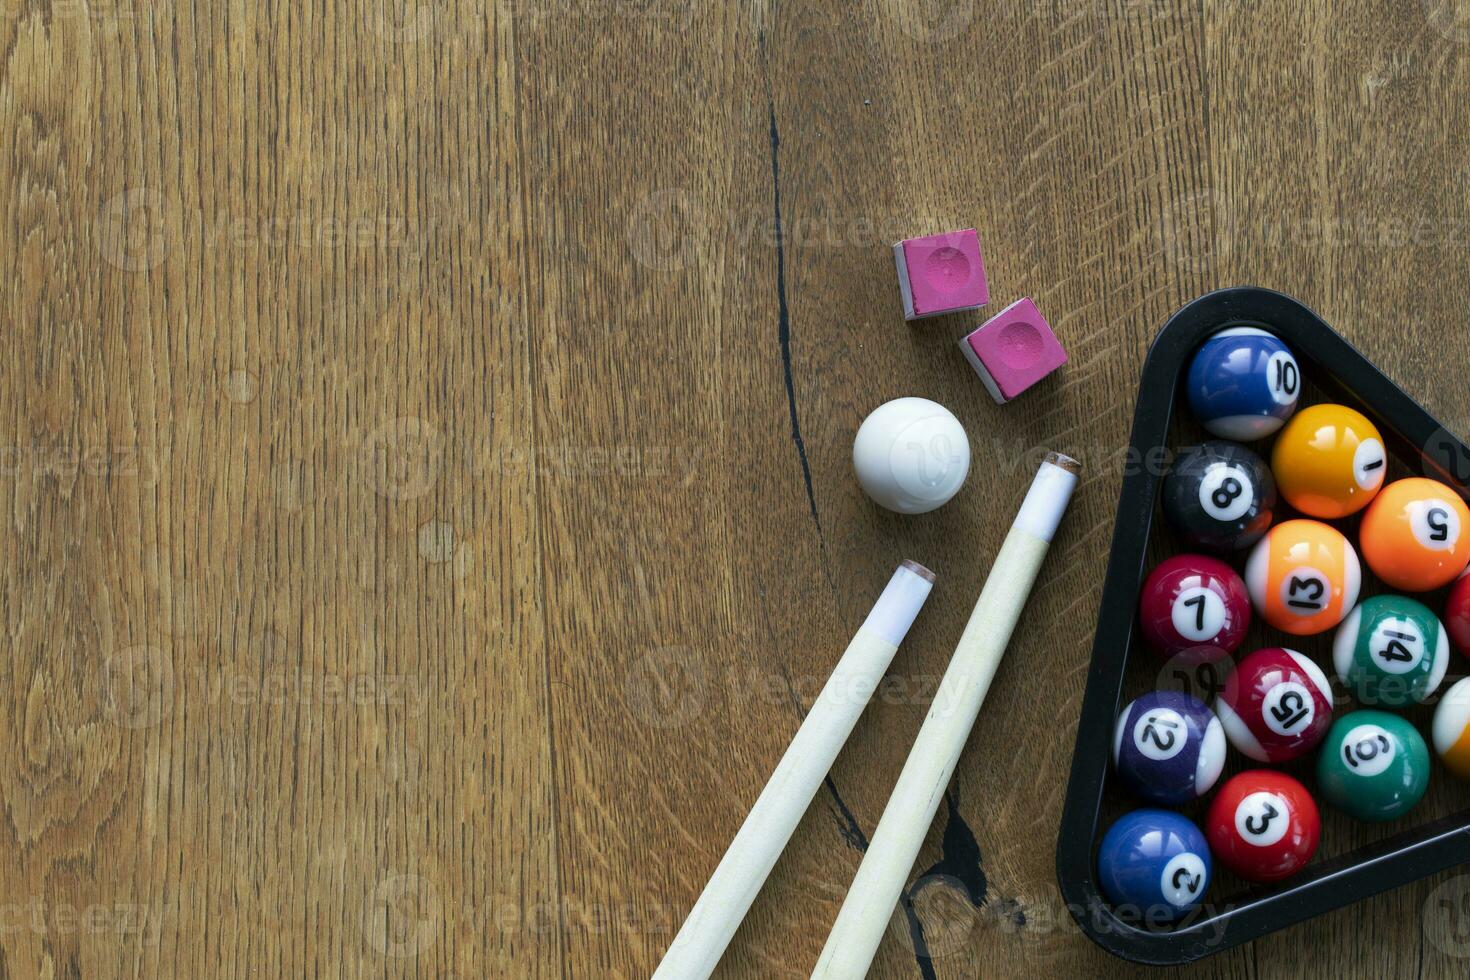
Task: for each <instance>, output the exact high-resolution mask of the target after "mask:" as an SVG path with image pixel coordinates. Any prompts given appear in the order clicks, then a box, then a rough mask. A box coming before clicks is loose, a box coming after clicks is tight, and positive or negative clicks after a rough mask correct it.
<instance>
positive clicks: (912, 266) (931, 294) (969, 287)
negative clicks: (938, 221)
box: [893, 228, 990, 320]
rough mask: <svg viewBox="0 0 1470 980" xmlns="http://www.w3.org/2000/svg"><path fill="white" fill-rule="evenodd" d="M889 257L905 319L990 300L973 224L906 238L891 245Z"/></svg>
mask: <svg viewBox="0 0 1470 980" xmlns="http://www.w3.org/2000/svg"><path fill="white" fill-rule="evenodd" d="M893 261H894V264H895V265H897V266H898V288H899V290H900V292H902V293H903V318H904V319H905V320H917V319H919V318H920V317H925V316H937V315H939V314H940V313H955V312H958V311H960V310H978V309H979V308H980V307H982V306H984V305H985V304H986V303H988V302H990V287H989V285H987V284H986V282H985V263H984V262H983V261H981V259H980V239H979V237H978V236H977V235H976V234H975V229H974V228H966V229H965V230H964V231H951V232H948V233H946V234H943V235H930V236H929V237H928V238H906V239H904V240H903V241H901V242H898V243H897V244H895V245H894V246H893Z"/></svg>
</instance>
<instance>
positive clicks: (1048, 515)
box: [1016, 453, 1077, 542]
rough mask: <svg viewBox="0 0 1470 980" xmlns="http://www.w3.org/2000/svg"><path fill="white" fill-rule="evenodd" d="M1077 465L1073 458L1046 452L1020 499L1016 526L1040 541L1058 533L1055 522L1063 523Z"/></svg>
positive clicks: (1074, 487)
mask: <svg viewBox="0 0 1470 980" xmlns="http://www.w3.org/2000/svg"><path fill="white" fill-rule="evenodd" d="M1069 463H1070V464H1071V465H1070V467H1069V466H1068V464H1069ZM1076 466H1077V463H1076V462H1075V461H1074V460H1071V459H1069V458H1068V457H1066V456H1062V455H1061V454H1060V453H1047V455H1046V460H1045V461H1044V462H1043V463H1042V464H1041V468H1040V469H1038V470H1037V471H1036V479H1034V480H1032V481H1031V489H1030V490H1029V491H1027V493H1026V499H1025V500H1024V501H1022V503H1021V512H1020V513H1019V514H1017V515H1016V527H1019V528H1021V529H1023V530H1025V531H1029V532H1030V533H1031V534H1034V535H1035V536H1036V537H1038V538H1040V539H1041V540H1043V541H1047V542H1050V541H1051V539H1052V537H1053V536H1054V535H1055V534H1056V533H1057V525H1059V524H1061V523H1062V515H1063V514H1065V513H1066V512H1067V503H1068V502H1069V501H1070V500H1071V499H1072V491H1073V490H1075V489H1076V488H1077V470H1076Z"/></svg>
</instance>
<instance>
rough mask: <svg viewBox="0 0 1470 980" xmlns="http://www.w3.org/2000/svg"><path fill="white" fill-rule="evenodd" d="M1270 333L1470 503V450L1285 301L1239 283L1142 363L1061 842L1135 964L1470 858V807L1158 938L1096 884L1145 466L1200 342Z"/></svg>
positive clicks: (1141, 564) (1062, 872) (1070, 867)
mask: <svg viewBox="0 0 1470 980" xmlns="http://www.w3.org/2000/svg"><path fill="white" fill-rule="evenodd" d="M1231 325H1252V326H1262V327H1265V328H1266V329H1268V330H1270V331H1271V332H1272V333H1274V334H1275V335H1276V336H1278V337H1280V338H1281V339H1282V340H1283V341H1285V342H1286V343H1287V344H1288V345H1289V346H1290V347H1291V349H1292V350H1293V351H1294V352H1295V354H1296V356H1297V358H1298V360H1299V361H1301V362H1303V365H1304V366H1310V370H1311V374H1312V376H1313V380H1314V381H1315V383H1316V385H1317V386H1318V387H1319V388H1323V389H1327V390H1331V391H1332V393H1333V395H1334V397H1335V398H1336V399H1337V400H1339V401H1341V402H1343V403H1344V404H1349V405H1353V406H1355V407H1357V408H1359V410H1361V411H1363V412H1364V414H1366V415H1367V416H1368V417H1369V418H1371V419H1373V420H1375V422H1376V423H1377V424H1378V427H1379V430H1380V432H1381V433H1382V434H1383V436H1384V439H1385V441H1386V442H1387V443H1388V444H1389V447H1390V449H1391V450H1392V451H1393V452H1394V453H1395V454H1396V455H1397V456H1398V457H1399V458H1401V459H1406V460H1418V461H1419V462H1420V463H1421V464H1422V466H1423V469H1424V475H1427V476H1432V477H1433V478H1435V479H1437V480H1440V481H1442V482H1444V483H1446V484H1448V485H1449V486H1451V487H1453V488H1455V489H1456V490H1457V491H1459V492H1460V493H1461V494H1462V495H1465V496H1467V497H1470V447H1467V446H1466V444H1465V443H1463V442H1462V441H1461V440H1460V439H1459V438H1458V437H1456V436H1455V435H1453V434H1451V433H1450V432H1449V431H1448V430H1447V429H1446V428H1445V427H1444V426H1443V425H1441V424H1440V423H1439V422H1438V421H1436V420H1435V418H1434V417H1433V416H1431V415H1430V414H1429V413H1428V412H1427V411H1426V410H1425V409H1424V408H1423V407H1422V406H1421V405H1419V404H1418V402H1416V401H1414V399H1412V398H1411V397H1409V395H1408V394H1406V393H1405V392H1404V391H1403V389H1401V388H1400V387H1399V386H1398V385H1396V384H1395V383H1394V382H1393V381H1391V380H1390V379H1389V378H1388V377H1387V376H1386V375H1384V374H1383V372H1382V371H1380V370H1379V369H1378V368H1377V367H1376V366H1375V365H1374V364H1373V363H1372V362H1371V361H1369V360H1368V359H1367V358H1366V357H1365V356H1364V355H1363V354H1362V353H1360V352H1359V351H1358V350H1357V349H1356V348H1354V347H1353V346H1352V345H1351V344H1349V343H1348V342H1347V340H1346V339H1344V338H1343V337H1342V336H1341V335H1340V334H1338V333H1337V332H1336V331H1334V330H1333V329H1332V328H1331V327H1329V326H1328V325H1327V323H1326V322H1325V321H1323V320H1322V318H1321V317H1319V316H1317V314H1316V313H1314V312H1313V311H1312V310H1310V309H1308V308H1307V307H1306V306H1304V305H1303V304H1301V303H1300V302H1298V301H1297V300H1295V299H1292V298H1291V297H1289V296H1286V295H1284V294H1282V293H1278V292H1274V291H1272V290H1268V289H1260V288H1256V287H1235V288H1231V289H1222V290H1219V291H1217V292H1213V293H1209V294H1207V295H1205V296H1202V297H1200V298H1199V299H1196V300H1194V301H1193V302H1191V303H1189V304H1188V305H1186V306H1184V307H1183V308H1182V309H1180V310H1179V311H1178V312H1176V313H1175V314H1174V315H1173V316H1171V317H1170V318H1169V320H1168V321H1167V322H1166V323H1165V324H1164V326H1163V328H1162V329H1161V330H1160V331H1159V334H1158V336H1157V337H1155V338H1154V341H1153V344H1152V346H1151V347H1150V349H1149V353H1148V357H1147V359H1146V360H1145V363H1144V367H1143V374H1142V377H1141V379H1140V382H1139V395H1138V405H1137V408H1136V410H1135V412H1134V420H1133V434H1132V439H1131V446H1132V451H1131V452H1130V454H1129V457H1128V458H1129V461H1130V464H1129V468H1128V469H1126V470H1125V472H1124V475H1123V485H1122V489H1121V492H1120V495H1119V502H1118V511H1117V520H1116V523H1115V525H1114V530H1113V545H1112V552H1111V554H1110V556H1109V559H1108V567H1107V574H1106V578H1105V579H1104V582H1103V590H1102V596H1101V602H1100V604H1099V609H1100V611H1099V614H1098V624H1097V632H1096V633H1095V635H1094V641H1093V649H1092V661H1091V666H1090V669H1089V671H1088V675H1087V686H1086V689H1085V691H1084V694H1083V701H1082V710H1081V715H1080V718H1079V721H1078V726H1077V744H1076V748H1075V750H1074V752H1073V755H1072V772H1071V776H1070V778H1069V780H1068V784H1067V796H1066V802H1065V804H1064V807H1063V811H1062V820H1061V831H1060V834H1059V839H1058V842H1057V880H1058V884H1059V886H1060V888H1061V893H1062V897H1063V899H1064V901H1065V902H1066V903H1067V907H1068V910H1069V911H1070V912H1071V914H1072V915H1073V917H1074V918H1075V919H1076V920H1077V922H1078V924H1079V926H1080V927H1081V929H1082V931H1083V932H1084V933H1086V934H1087V936H1088V937H1089V938H1091V939H1092V940H1093V941H1094V942H1095V943H1097V944H1098V945H1099V946H1101V947H1102V948H1103V949H1105V950H1107V951H1108V952H1111V953H1113V954H1115V955H1117V956H1121V957H1123V958H1124V959H1128V960H1132V961H1134V962H1138V963H1149V964H1158V965H1168V964H1177V963H1186V962H1189V961H1191V960H1196V959H1200V958H1202V957H1205V956H1209V955H1211V954H1213V953H1218V952H1220V951H1222V950H1225V949H1229V948H1231V947H1233V946H1237V945H1239V944H1241V943H1245V942H1249V941H1251V940H1253V939H1257V938H1259V937H1261V936H1264V935H1266V934H1268V933H1271V932H1274V931H1276V930H1279V929H1284V928H1286V927H1288V926H1291V925H1295V924H1297V923H1300V922H1302V921H1305V920H1306V919H1309V918H1312V917H1313V916H1316V915H1320V914H1322V913H1324V912H1329V911H1331V910H1333V909H1337V908H1341V907H1343V906H1346V905H1349V904H1352V903H1353V902H1357V901H1359V900H1361V899H1364V898H1367V897H1369V896H1371V895H1375V894H1378V893H1380V892H1384V891H1387V890H1389V889H1392V888H1396V887H1398V886H1400V885H1404V884H1408V883H1409V882H1412V881H1415V880H1417V879H1420V878H1423V877H1426V876H1428V875H1431V874H1434V873H1436V872H1438V871H1442V870H1445V869H1447V868H1451V867H1454V866H1455V865H1458V864H1462V863H1466V862H1470V809H1467V810H1465V811H1462V812H1460V813H1456V814H1453V815H1451V816H1447V817H1444V818H1441V819H1438V820H1434V821H1432V822H1428V823H1425V824H1422V825H1420V826H1417V827H1414V828H1412V829H1410V830H1406V831H1403V832H1400V833H1398V834H1395V835H1394V836H1391V837H1388V838H1385V839H1382V840H1378V841H1375V842H1373V843H1371V844H1368V845H1366V846H1364V847H1360V848H1358V849H1357V850H1355V851H1352V852H1350V853H1346V854H1341V855H1338V856H1335V857H1331V858H1327V859H1324V860H1319V861H1316V862H1315V863H1313V864H1310V865H1308V866H1307V867H1306V868H1305V869H1304V870H1303V871H1301V872H1300V873H1299V874H1297V875H1296V876H1294V877H1293V878H1290V879H1288V880H1287V881H1285V882H1282V883H1280V884H1277V885H1267V886H1257V887H1254V888H1252V889H1250V890H1248V891H1247V892H1245V893H1244V894H1241V895H1238V896H1232V897H1230V898H1229V900H1228V901H1226V902H1225V903H1223V904H1222V903H1220V902H1218V901H1215V900H1211V901H1209V902H1207V903H1206V904H1205V905H1204V906H1202V907H1201V908H1200V910H1199V913H1200V914H1192V915H1189V916H1186V917H1185V918H1183V919H1182V920H1180V922H1179V923H1177V924H1175V925H1173V926H1169V927H1161V928H1158V929H1154V928H1149V927H1148V926H1147V925H1146V924H1142V923H1140V922H1137V921H1133V920H1131V919H1130V918H1128V917H1121V916H1119V915H1117V914H1115V912H1114V910H1113V908H1112V906H1111V904H1110V903H1109V902H1108V900H1107V898H1106V897H1105V896H1104V895H1103V894H1102V892H1101V890H1100V888H1099V882H1098V873H1097V862H1096V855H1097V847H1098V843H1099V841H1100V839H1101V837H1102V830H1103V829H1104V828H1103V827H1102V822H1103V814H1104V803H1105V798H1106V796H1107V794H1108V788H1109V785H1110V782H1111V781H1116V780H1117V779H1118V776H1117V775H1116V773H1114V772H1113V771H1112V768H1111V766H1110V764H1109V762H1110V760H1109V752H1110V748H1111V743H1112V737H1111V736H1112V732H1113V726H1114V722H1115V719H1116V717H1117V714H1118V711H1119V710H1120V709H1121V707H1122V705H1123V703H1124V688H1125V681H1126V677H1127V667H1128V663H1129V658H1130V655H1131V654H1130V651H1131V650H1132V649H1133V648H1134V637H1133V632H1134V628H1135V610H1136V609H1137V608H1138V598H1139V592H1140V590H1141V588H1142V585H1143V581H1144V578H1145V575H1146V573H1147V571H1148V568H1147V567H1146V561H1147V557H1148V553H1149V551H1148V549H1149V538H1150V535H1151V532H1152V531H1153V525H1154V521H1155V518H1156V514H1157V511H1158V497H1159V488H1160V483H1161V481H1162V475H1163V474H1162V473H1160V472H1158V471H1157V467H1151V466H1150V465H1147V461H1148V460H1152V459H1157V458H1159V457H1160V456H1162V455H1163V454H1164V453H1166V452H1167V450H1168V447H1169V446H1170V443H1171V440H1170V426H1171V422H1172V421H1173V419H1174V414H1175V407H1176V405H1178V404H1179V402H1180V399H1179V397H1178V396H1179V389H1180V385H1181V383H1182V380H1183V378H1184V375H1185V373H1186V372H1187V371H1188V369H1189V363H1190V359H1191V357H1192V355H1193V354H1194V352H1195V350H1196V349H1197V348H1198V347H1199V345H1200V344H1201V343H1202V342H1203V341H1204V340H1205V339H1206V338H1207V337H1209V336H1210V335H1211V334H1213V333H1215V332H1216V331H1218V330H1220V329H1221V328H1222V327H1225V326H1231Z"/></svg>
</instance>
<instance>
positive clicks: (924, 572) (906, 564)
mask: <svg viewBox="0 0 1470 980" xmlns="http://www.w3.org/2000/svg"><path fill="white" fill-rule="evenodd" d="M901 567H903V568H907V569H908V570H909V571H911V572H913V573H914V574H915V575H917V576H919V578H921V579H923V580H925V581H926V582H929V583H930V584H933V582H934V573H933V572H931V571H929V569H927V568H925V567H924V566H923V565H920V564H919V563H918V562H916V561H914V560H913V559H912V558H905V559H904V560H903V565H902V566H901Z"/></svg>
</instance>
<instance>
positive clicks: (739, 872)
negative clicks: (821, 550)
mask: <svg viewBox="0 0 1470 980" xmlns="http://www.w3.org/2000/svg"><path fill="white" fill-rule="evenodd" d="M933 587H934V573H933V572H931V571H929V570H928V569H927V568H925V567H924V566H923V565H920V564H918V563H917V562H913V561H905V562H904V563H903V564H902V565H900V566H899V567H898V569H897V570H896V571H894V573H893V577H892V578H891V579H889V581H888V587H887V588H885V589H884V590H883V594H882V595H880V596H879V597H878V601H877V602H876V603H875V604H874V605H873V609H872V611H871V612H869V613H868V618H867V619H866V620H864V621H863V625H862V626H860V627H859V628H858V631H857V633H856V635H854V636H853V638H852V642H851V643H850V644H848V647H847V650H846V651H845V652H844V653H843V654H842V658H841V659H840V660H838V661H837V666H836V667H834V668H833V669H832V675H831V676H830V677H828V678H827V683H826V685H824V686H823V688H822V693H821V694H819V695H817V700H816V701H815V702H814V703H813V704H812V707H811V710H810V711H808V712H807V715H806V719H805V720H804V721H803V722H802V723H801V727H800V728H798V729H797V731H796V736H795V737H794V738H793V739H792V740H791V745H790V746H789V747H787V749H786V754H785V755H783V756H782V757H781V761H780V762H779V763H777V764H776V769H775V771H774V772H772V773H771V778H770V779H769V780H768V781H767V782H766V786H765V789H763V790H761V795H760V796H759V797H758V798H757V799H756V801H755V805H754V806H752V807H751V808H750V813H749V814H747V815H746V817H745V823H744V824H742V825H741V827H740V830H739V831H738V832H737V833H736V834H735V839H734V840H733V841H731V843H730V847H729V849H728V850H726V851H725V856H724V857H723V858H721V859H720V863H719V866H718V867H716V868H715V871H714V874H713V875H711V876H710V880H709V884H707V885H705V887H704V891H703V892H701V893H700V896H699V900H698V901H696V902H695V903H694V908H692V909H690V911H689V917H688V918H687V919H685V920H684V925H683V926H681V927H680V929H679V934H678V935H677V936H675V937H674V941H673V943H672V944H670V946H669V949H668V952H666V953H665V954H664V958H663V962H661V963H660V964H659V966H658V970H657V971H656V972H655V973H654V975H653V977H654V980H705V978H707V977H708V976H709V975H710V974H711V973H713V972H714V969H715V965H716V964H717V963H719V961H720V956H721V955H722V954H723V953H724V952H725V947H726V946H728V945H729V943H730V939H731V937H732V936H734V935H735V930H736V929H737V928H738V927H739V925H740V922H741V920H742V919H744V918H745V913H746V912H747V911H749V909H750V905H751V903H752V902H753V901H755V896H756V893H757V892H759V891H760V888H761V885H762V884H764V883H765V880H766V876H767V875H769V874H770V873H771V868H772V867H774V866H775V864H776V859H777V858H778V857H780V856H781V851H782V849H784V848H785V847H786V842H787V841H788V840H790V839H791V834H792V832H793V831H795V830H796V825H797V824H798V823H800V822H801V818H802V815H803V814H805V813H806V808H807V807H808V806H809V805H810V804H811V801H812V797H813V796H815V795H816V792H817V789H818V788H819V787H820V786H821V785H822V780H823V779H825V778H826V777H827V771H828V770H829V769H831V768H832V763H833V762H834V761H835V760H836V759H837V753H838V752H840V751H841V750H842V746H843V744H844V743H845V742H846V741H847V736H848V735H850V734H852V729H853V726H854V725H856V724H857V720H858V717H859V716H860V715H861V714H862V712H863V708H864V707H865V706H866V705H867V703H868V698H869V697H871V695H872V693H873V691H874V690H876V689H877V686H878V683H879V682H880V681H881V680H882V679H883V674H884V672H885V671H887V670H888V665H889V664H890V663H891V662H892V661H893V655H894V654H895V653H896V652H897V651H898V646H899V644H900V643H901V642H903V638H904V635H905V634H906V633H908V631H909V627H910V626H912V625H913V622H914V618H915V617H917V616H918V615H919V610H920V609H921V608H923V605H924V600H926V599H928V598H929V591H930V590H931V589H932V588H933Z"/></svg>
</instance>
